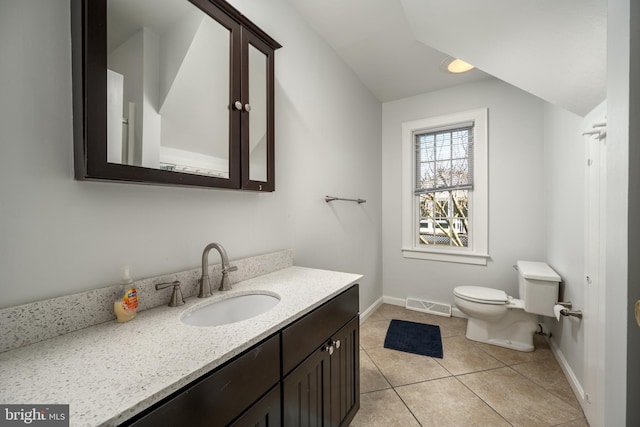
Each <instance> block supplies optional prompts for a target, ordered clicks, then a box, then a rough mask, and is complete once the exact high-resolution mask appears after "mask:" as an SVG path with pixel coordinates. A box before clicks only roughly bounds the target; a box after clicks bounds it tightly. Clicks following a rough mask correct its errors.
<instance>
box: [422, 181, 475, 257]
mask: <svg viewBox="0 0 640 427" xmlns="http://www.w3.org/2000/svg"><path fill="white" fill-rule="evenodd" d="M418 197H419V200H420V212H419V213H420V215H419V217H420V218H419V221H420V223H419V227H418V229H419V230H420V231H419V236H418V237H419V239H418V241H419V244H420V245H434V246H457V247H467V246H468V244H469V238H468V235H469V221H468V212H469V209H468V207H469V191H468V190H456V191H440V192H433V193H426V194H420V195H419V196H418Z"/></svg>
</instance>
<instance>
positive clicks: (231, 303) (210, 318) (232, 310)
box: [180, 294, 280, 326]
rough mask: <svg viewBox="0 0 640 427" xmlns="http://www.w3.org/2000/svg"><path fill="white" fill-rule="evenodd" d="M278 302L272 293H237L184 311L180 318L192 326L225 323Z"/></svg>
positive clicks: (253, 313) (263, 309) (258, 312)
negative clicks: (186, 311)
mask: <svg viewBox="0 0 640 427" xmlns="http://www.w3.org/2000/svg"><path fill="white" fill-rule="evenodd" d="M279 302H280V298H278V297H277V296H274V295H267V294H248V295H238V296H234V297H231V298H226V299H223V300H220V301H216V302H213V303H211V304H207V305H205V306H203V307H200V308H197V309H195V310H193V311H190V312H188V313H185V314H184V315H182V317H181V318H180V320H182V322H184V323H186V324H188V325H193V326H220V325H227V324H229V323H235V322H240V321H242V320H247V319H251V318H252V317H255V316H258V315H259V314H262V313H266V312H267V311H269V310H271V309H272V308H273V307H275V306H276V305H277V304H278V303H279Z"/></svg>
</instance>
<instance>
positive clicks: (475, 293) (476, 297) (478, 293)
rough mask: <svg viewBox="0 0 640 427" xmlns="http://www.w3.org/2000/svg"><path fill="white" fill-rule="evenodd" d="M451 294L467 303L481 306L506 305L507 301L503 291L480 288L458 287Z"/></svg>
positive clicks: (507, 298)
mask: <svg viewBox="0 0 640 427" xmlns="http://www.w3.org/2000/svg"><path fill="white" fill-rule="evenodd" d="M453 294H454V295H455V296H457V297H459V298H462V299H465V300H467V301H473V302H479V303H482V304H506V303H507V301H508V300H509V297H508V296H507V293H506V292H505V291H501V290H500V289H493V288H485V287H482V286H458V287H457V288H455V289H454V290H453Z"/></svg>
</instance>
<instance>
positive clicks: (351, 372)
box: [331, 316, 360, 427]
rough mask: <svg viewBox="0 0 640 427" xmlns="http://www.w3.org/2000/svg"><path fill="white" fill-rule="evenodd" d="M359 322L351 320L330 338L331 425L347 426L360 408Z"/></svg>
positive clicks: (355, 318)
mask: <svg viewBox="0 0 640 427" xmlns="http://www.w3.org/2000/svg"><path fill="white" fill-rule="evenodd" d="M359 342H360V319H359V317H358V316H356V317H354V318H353V319H352V320H351V321H350V322H349V323H347V324H346V325H345V326H344V327H343V328H342V329H341V330H340V331H338V333H336V334H335V335H334V336H333V338H332V342H331V343H332V344H333V346H334V351H333V354H332V355H331V426H332V427H337V426H341V425H348V424H349V423H350V422H351V420H352V419H353V417H354V416H355V414H356V412H357V411H358V409H359V408H360V351H359V349H360V348H359Z"/></svg>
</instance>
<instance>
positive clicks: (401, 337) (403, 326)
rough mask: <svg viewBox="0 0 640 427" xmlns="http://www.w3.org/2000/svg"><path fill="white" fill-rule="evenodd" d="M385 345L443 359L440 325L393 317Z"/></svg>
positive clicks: (393, 348)
mask: <svg viewBox="0 0 640 427" xmlns="http://www.w3.org/2000/svg"><path fill="white" fill-rule="evenodd" d="M384 347H385V348H390V349H392V350H399V351H404V352H406V353H413V354H421V355H423V356H430V357H437V358H439V359H442V338H441V336H440V326H436V325H427V324H424V323H416V322H407V321H405V320H396V319H393V320H392V321H391V324H390V325H389V329H387V336H386V337H385V339H384Z"/></svg>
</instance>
